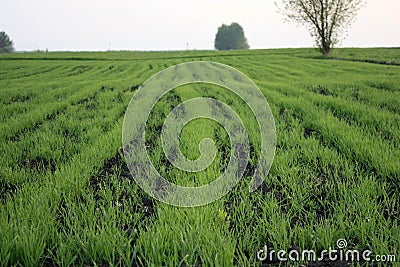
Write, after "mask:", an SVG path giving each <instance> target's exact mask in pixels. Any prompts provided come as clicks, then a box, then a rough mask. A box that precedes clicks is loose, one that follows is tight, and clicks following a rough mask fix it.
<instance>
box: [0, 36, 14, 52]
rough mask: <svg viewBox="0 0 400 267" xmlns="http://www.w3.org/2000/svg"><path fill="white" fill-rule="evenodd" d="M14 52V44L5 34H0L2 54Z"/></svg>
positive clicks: (0, 50)
mask: <svg viewBox="0 0 400 267" xmlns="http://www.w3.org/2000/svg"><path fill="white" fill-rule="evenodd" d="M13 51H14V43H13V41H12V40H11V39H10V37H9V36H8V35H7V34H6V33H5V32H0V53H10V52H13Z"/></svg>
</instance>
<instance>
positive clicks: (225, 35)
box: [214, 22, 250, 50]
mask: <svg viewBox="0 0 400 267" xmlns="http://www.w3.org/2000/svg"><path fill="white" fill-rule="evenodd" d="M214 47H215V49H217V50H238V49H249V48H250V46H249V44H248V43H247V39H246V37H245V35H244V30H243V28H242V26H240V25H239V24H238V23H236V22H233V23H231V25H225V24H222V26H221V27H219V28H218V32H217V34H216V36H215V42H214Z"/></svg>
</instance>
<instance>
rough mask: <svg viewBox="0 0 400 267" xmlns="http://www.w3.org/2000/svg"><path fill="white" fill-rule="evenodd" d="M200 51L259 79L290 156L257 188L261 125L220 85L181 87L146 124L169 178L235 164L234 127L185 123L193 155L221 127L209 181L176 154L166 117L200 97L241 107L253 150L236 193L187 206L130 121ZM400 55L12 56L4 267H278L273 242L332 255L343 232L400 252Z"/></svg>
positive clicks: (0, 80)
mask: <svg viewBox="0 0 400 267" xmlns="http://www.w3.org/2000/svg"><path fill="white" fill-rule="evenodd" d="M199 60H202V61H214V62H219V63H223V64H227V65H229V66H232V67H234V68H237V69H238V70H240V71H241V72H243V73H244V74H246V75H248V76H249V77H250V78H251V79H252V80H253V81H254V82H255V83H256V84H257V85H258V87H259V88H260V89H261V91H262V93H263V94H264V96H265V97H266V99H267V100H268V103H269V105H270V107H271V110H272V112H273V115H274V117H275V123H276V134H277V147H276V155H275V159H274V162H273V165H272V168H271V170H270V173H269V175H268V176H267V177H265V182H264V183H263V185H262V187H261V188H259V189H258V190H257V191H256V192H254V193H249V191H248V184H249V182H250V178H249V177H248V176H250V175H251V174H252V171H254V166H255V165H256V164H257V159H258V158H259V131H258V129H257V128H256V127H255V122H254V118H252V117H251V116H250V115H249V110H248V108H246V106H245V105H244V103H242V102H241V101H240V100H239V99H238V98H237V96H235V95H232V93H230V92H229V91H227V90H226V89H223V88H219V87H217V86H211V85H205V84H195V85H186V86H182V87H179V88H176V89H174V90H173V91H172V92H170V93H169V94H167V95H166V96H164V97H163V98H162V99H161V101H160V102H159V103H158V104H157V105H156V107H155V108H154V110H153V112H152V114H151V116H150V120H149V122H148V125H147V127H148V129H147V131H146V140H147V143H148V146H149V147H150V151H151V153H150V157H151V159H152V161H153V163H154V164H155V165H156V166H157V167H158V171H159V172H160V173H161V174H163V175H164V176H165V177H167V178H168V179H169V180H171V181H173V182H175V183H176V184H181V185H186V186H194V185H201V184H205V183H207V182H210V181H212V180H213V179H214V178H215V177H216V176H217V175H219V174H220V173H221V172H222V171H223V170H224V168H225V166H226V161H227V160H228V158H227V155H228V154H229V151H230V147H229V139H228V138H227V135H226V132H225V131H224V130H223V128H222V127H221V126H219V125H218V124H216V123H215V122H212V121H208V120H196V121H194V122H192V123H190V124H188V125H187V127H186V128H184V130H183V131H182V133H181V135H182V136H181V141H182V144H180V145H181V148H182V151H183V152H184V153H185V154H186V156H187V157H188V158H191V159H196V158H197V157H199V155H200V153H199V151H198V149H197V146H198V144H199V142H200V140H202V139H203V138H205V137H209V138H211V139H213V140H214V141H215V142H216V145H217V148H218V152H217V157H216V159H217V160H216V161H215V162H213V164H212V165H211V166H210V167H209V168H208V169H206V170H204V171H202V172H201V173H199V174H197V175H196V174H193V173H185V172H183V171H181V170H177V169H175V168H174V167H173V166H171V164H169V163H168V161H167V160H166V158H165V155H164V154H163V151H162V146H161V142H160V126H161V125H162V124H163V120H164V118H165V117H166V115H168V113H169V112H170V111H171V110H172V109H173V108H174V107H176V106H177V105H178V104H179V103H181V102H183V101H185V100H187V99H191V98H193V97H198V96H211V97H215V98H216V99H218V100H220V101H223V102H225V103H228V104H229V105H230V106H231V107H232V108H233V109H234V110H235V111H236V112H237V113H238V114H239V115H240V117H241V118H242V119H243V121H244V123H245V125H246V126H247V128H248V131H249V137H250V142H251V147H252V153H251V155H250V161H249V162H250V163H249V166H248V168H247V169H246V177H245V178H243V180H241V182H240V183H239V184H238V185H237V186H236V187H235V188H234V190H232V191H231V192H230V193H228V194H227V195H225V196H224V197H223V198H222V199H220V200H218V201H216V202H214V203H212V204H209V205H206V206H202V207H197V208H178V207H173V206H169V205H166V204H163V203H160V202H157V201H155V200H153V199H152V198H150V197H149V196H148V195H147V194H146V193H145V192H144V191H142V190H141V189H140V188H139V187H138V185H137V184H136V183H135V182H134V180H133V179H132V178H131V176H130V174H129V170H128V169H127V166H126V163H125V161H124V159H123V154H122V149H121V146H122V143H121V142H122V141H121V133H122V123H123V119H124V114H125V110H126V108H127V106H128V103H129V101H130V100H131V98H132V96H133V95H134V93H135V91H136V90H137V89H138V88H139V87H140V85H141V84H142V83H144V82H145V81H146V80H147V79H148V78H149V77H151V76H152V75H153V74H155V73H157V72H159V71H161V70H163V69H165V68H166V67H169V66H172V65H175V64H178V63H182V62H190V61H199ZM399 64H400V49H337V50H335V51H334V54H333V55H331V56H330V57H326V58H325V57H321V56H320V55H319V54H318V52H317V51H315V50H314V49H271V50H248V51H228V52H216V51H180V52H103V53H102V52H80V53H70V52H59V53H21V54H3V55H0V102H1V105H0V109H1V111H0V140H1V144H0V146H1V148H0V149H1V158H0V161H1V165H0V266H10V265H13V266H14V265H16V266H38V265H40V266H42V265H44V266H54V265H56V266H71V265H73V266H81V265H85V266H232V265H235V266H260V265H262V264H264V265H268V264H275V265H276V264H278V262H277V261H276V260H274V261H272V262H269V261H264V262H262V261H260V260H258V259H257V256H256V255H257V252H258V251H259V250H260V249H262V248H263V247H264V246H265V245H266V246H268V248H270V249H275V250H276V251H278V250H280V249H282V250H290V249H292V248H300V249H309V250H311V249H313V250H316V251H317V252H320V251H322V250H324V249H329V247H332V248H333V247H335V246H336V241H337V240H338V239H346V240H347V242H348V246H347V247H348V248H349V249H358V250H360V251H363V250H367V249H368V250H371V251H373V255H396V254H398V252H399V251H400V208H399V207H400V186H399V185H400V82H399V81H400V67H399V66H398V65H399ZM396 257H397V258H396V259H397V263H393V265H396V264H399V262H400V261H399V259H398V258H399V257H400V255H396ZM296 264H300V263H291V264H289V265H296ZM319 264H320V265H323V263H321V262H320V263H319ZM341 266H343V265H341ZM371 266H372V265H371Z"/></svg>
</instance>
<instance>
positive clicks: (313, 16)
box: [279, 0, 365, 55]
mask: <svg viewBox="0 0 400 267" xmlns="http://www.w3.org/2000/svg"><path fill="white" fill-rule="evenodd" d="M282 3H283V6H282V7H279V10H280V12H281V13H283V14H284V15H285V16H286V17H287V19H288V20H293V21H296V22H298V23H300V24H302V25H305V26H306V27H307V28H308V31H309V32H310V34H311V36H312V37H313V38H314V39H315V43H316V45H317V46H318V48H319V50H320V51H321V53H322V54H324V55H327V54H329V52H330V51H331V49H332V48H333V47H334V46H335V45H336V44H338V43H339V42H340V40H341V39H342V37H343V35H344V33H345V32H346V29H347V28H348V27H349V26H350V24H351V23H352V22H353V21H354V19H355V17H356V15H357V12H358V10H359V9H360V8H361V7H362V6H363V5H364V3H365V1H364V0H282Z"/></svg>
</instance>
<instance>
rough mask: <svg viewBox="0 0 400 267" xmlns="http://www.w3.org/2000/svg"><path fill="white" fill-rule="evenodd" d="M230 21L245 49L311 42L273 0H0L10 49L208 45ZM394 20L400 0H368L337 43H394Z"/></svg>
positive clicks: (397, 35) (398, 42)
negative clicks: (239, 31) (243, 39)
mask: <svg viewBox="0 0 400 267" xmlns="http://www.w3.org/2000/svg"><path fill="white" fill-rule="evenodd" d="M278 2H279V0H278ZM231 22H238V23H239V24H241V25H242V26H243V28H244V30H245V35H246V37H247V39H248V41H249V44H250V46H251V48H278V47H311V46H313V40H312V39H311V38H310V36H309V34H308V32H307V31H306V30H305V29H304V28H303V27H301V26H297V25H296V24H293V23H287V22H284V21H283V18H282V16H281V15H280V14H278V13H277V12H276V7H275V5H274V1H273V0H157V1H156V0H142V1H137V0H107V1H106V0H0V31H5V32H6V33H7V34H9V35H10V36H11V38H12V39H13V41H14V43H15V47H16V49H17V50H34V49H37V48H39V49H46V48H48V49H49V50H51V51H53V50H108V49H109V48H110V47H111V49H112V50H182V49H186V47H187V43H188V44H189V48H190V49H199V50H200V49H213V46H214V38H215V34H216V32H217V28H218V26H220V25H221V24H222V23H225V24H228V23H229V24H230V23H231ZM399 26H400V0H368V3H367V5H366V7H364V8H363V9H362V10H360V12H359V15H358V18H357V21H356V22H355V23H354V24H353V26H352V28H351V29H350V30H349V32H348V37H347V38H346V39H345V40H344V41H343V42H342V44H341V46H346V47H349V46H351V47H375V46H400V30H399Z"/></svg>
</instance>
